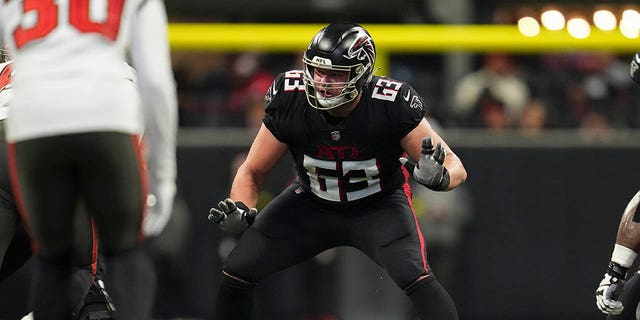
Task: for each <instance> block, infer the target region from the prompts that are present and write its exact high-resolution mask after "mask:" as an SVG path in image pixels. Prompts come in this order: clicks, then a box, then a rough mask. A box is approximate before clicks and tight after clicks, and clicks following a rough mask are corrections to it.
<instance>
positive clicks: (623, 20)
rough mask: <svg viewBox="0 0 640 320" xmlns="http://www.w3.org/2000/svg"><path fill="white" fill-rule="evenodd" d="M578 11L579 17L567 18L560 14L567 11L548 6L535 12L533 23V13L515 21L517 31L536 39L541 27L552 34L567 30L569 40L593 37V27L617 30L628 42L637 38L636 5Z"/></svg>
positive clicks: (638, 16)
mask: <svg viewBox="0 0 640 320" xmlns="http://www.w3.org/2000/svg"><path fill="white" fill-rule="evenodd" d="M572 9H575V8H572ZM578 9H579V13H578V14H579V15H576V13H572V14H571V15H570V16H569V17H567V13H566V12H564V13H563V11H568V10H569V8H564V9H563V8H558V7H550V6H547V7H545V8H542V9H540V10H539V11H538V12H540V16H539V17H540V19H539V21H538V20H536V18H535V14H530V13H527V14H526V15H525V16H523V17H521V18H520V19H519V20H518V22H517V23H518V29H519V31H520V33H521V34H522V35H524V36H526V37H535V36H538V35H539V34H540V33H541V32H542V31H541V30H540V26H542V27H544V28H545V29H546V30H549V31H553V32H555V31H561V30H563V29H566V32H567V33H568V34H569V35H570V36H571V37H574V38H576V39H585V38H588V37H589V36H590V35H591V34H592V30H591V28H592V27H595V28H597V29H599V30H600V31H604V32H611V31H615V30H616V28H618V29H619V32H620V34H622V35H623V36H624V37H626V38H628V39H636V38H638V37H640V12H638V8H637V6H627V7H624V8H623V7H620V6H618V7H617V8H616V7H611V6H606V7H605V6H599V7H596V8H593V9H592V10H589V9H588V8H585V7H580V8H578ZM528 11H531V10H528ZM587 11H591V12H593V14H592V17H591V19H589V20H587V19H586V18H585V17H586V16H589V14H588V13H587Z"/></svg>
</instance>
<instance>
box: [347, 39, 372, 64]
mask: <svg viewBox="0 0 640 320" xmlns="http://www.w3.org/2000/svg"><path fill="white" fill-rule="evenodd" d="M344 57H345V58H348V59H352V58H357V59H358V60H364V61H367V63H366V64H372V65H373V62H374V61H376V49H375V48H374V47H373V42H372V41H371V37H369V35H367V34H366V33H364V32H363V31H359V32H358V37H357V38H356V40H355V41H354V42H353V44H352V45H351V47H350V48H349V50H347V52H346V53H345V55H344Z"/></svg>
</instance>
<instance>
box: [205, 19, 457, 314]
mask: <svg viewBox="0 0 640 320" xmlns="http://www.w3.org/2000/svg"><path fill="white" fill-rule="evenodd" d="M375 55H376V51H375V46H374V42H373V40H372V38H371V36H370V35H369V33H368V32H367V31H366V30H365V29H364V28H362V27H361V26H359V25H357V24H352V23H336V24H330V25H328V26H326V27H325V28H323V29H322V30H320V31H319V32H318V33H317V34H316V35H315V37H314V38H313V40H312V41H311V44H310V45H309V47H308V48H307V50H306V51H305V53H304V58H303V62H304V70H302V71H289V72H285V73H282V74H280V75H278V76H277V77H276V79H275V81H274V83H273V84H272V86H271V87H270V88H269V90H268V92H267V94H266V97H265V100H266V115H265V117H264V120H263V124H262V126H261V128H260V130H259V132H258V134H257V136H256V138H255V140H254V142H253V144H252V146H251V148H250V150H249V154H248V156H247V159H246V161H245V162H244V163H243V164H242V166H241V167H240V169H239V170H238V172H237V174H236V176H235V179H234V181H233V184H232V187H231V193H230V196H229V198H228V199H225V200H223V201H220V202H219V203H218V205H217V206H216V207H214V208H212V209H211V210H210V214H209V219H210V220H212V221H214V222H216V223H218V224H219V226H220V227H221V228H222V229H223V230H226V231H230V232H241V231H244V233H243V234H242V237H241V239H240V240H239V242H238V244H237V246H236V247H235V249H234V250H233V251H232V252H231V253H230V254H229V256H228V258H227V259H226V261H225V263H224V267H223V274H222V281H221V285H220V288H219V291H218V296H217V302H216V313H217V318H216V319H219V320H225V319H233V320H242V319H250V318H251V314H252V300H253V298H252V292H253V288H254V286H255V285H256V283H258V282H259V281H260V280H262V279H264V278H265V277H267V276H269V275H271V274H273V273H274V272H277V271H279V270H282V269H285V268H287V267H289V266H292V265H294V264H297V263H299V262H301V261H303V260H306V259H309V258H311V257H313V256H315V255H316V254H318V253H320V252H323V251H324V250H326V249H329V248H332V247H337V246H352V247H355V248H357V249H359V250H360V251H362V252H363V253H364V254H366V255H367V256H369V257H370V258H371V259H372V260H373V261H374V262H375V263H377V264H379V265H381V266H383V267H385V268H386V270H387V271H388V273H389V275H390V276H391V278H392V279H393V280H394V281H395V283H396V284H397V285H398V286H399V287H400V288H402V289H403V290H404V291H405V293H406V294H407V295H408V296H409V298H411V300H412V301H413V304H414V306H415V309H416V311H417V314H418V315H419V316H420V317H421V319H458V314H457V311H456V307H455V305H454V303H453V301H452V299H451V298H450V296H449V294H448V293H447V292H446V290H445V289H444V288H443V287H442V286H441V285H440V284H439V283H438V281H437V280H436V279H435V277H434V275H433V274H432V272H431V270H430V268H429V265H428V263H427V260H426V252H425V246H424V241H423V238H422V235H421V233H420V228H419V227H418V224H417V219H416V217H415V215H414V213H413V210H412V203H411V190H410V189H409V186H408V183H407V179H408V177H409V172H408V171H407V169H406V167H405V166H403V165H402V163H401V161H402V162H407V161H411V160H408V159H407V158H405V157H406V155H408V156H409V157H410V158H411V159H413V161H412V162H414V163H417V165H416V166H415V169H414V170H413V177H414V179H416V180H417V181H418V182H420V183H421V184H423V185H425V186H426V187H428V188H431V189H433V190H437V191H444V190H450V189H453V188H455V187H456V186H458V185H460V184H461V183H463V182H464V181H465V179H466V177H467V173H466V171H465V169H464V167H463V165H462V162H461V161H460V159H459V158H458V157H457V156H456V155H455V154H454V153H453V151H452V150H451V148H449V146H447V144H446V143H445V142H444V141H443V139H442V138H441V137H440V136H439V135H438V134H437V133H436V132H435V131H434V130H433V129H432V128H431V126H430V125H429V123H428V122H427V120H426V119H425V117H424V103H423V100H422V98H421V97H420V96H419V95H418V94H417V93H416V91H415V90H414V89H412V88H411V87H410V86H409V85H408V84H406V83H404V82H402V81H397V80H393V79H389V78H384V77H377V76H373V74H372V73H373V65H374V63H375ZM310 106H311V107H310ZM434 146H435V147H434ZM287 150H289V151H290V152H291V154H292V156H293V158H294V160H295V164H296V169H297V173H298V177H297V181H296V182H295V183H293V184H292V185H291V186H290V187H288V188H287V189H286V190H285V191H283V192H282V193H281V194H280V195H278V196H277V197H276V198H275V199H274V200H272V201H271V202H270V203H269V204H268V205H267V206H266V207H265V208H264V210H263V211H262V212H261V213H260V214H259V215H258V214H257V213H258V212H257V210H256V209H255V208H253V207H254V206H255V205H256V201H257V199H258V195H259V193H260V190H261V184H262V182H263V181H264V179H265V176H266V175H267V173H268V172H269V171H270V170H271V169H272V168H273V167H274V166H275V165H276V163H277V162H278V161H279V160H280V159H281V158H282V157H283V156H284V154H285V153H286V152H287ZM400 158H402V160H401V161H399V159H400ZM250 208H253V209H250ZM245 229H246V230H245Z"/></svg>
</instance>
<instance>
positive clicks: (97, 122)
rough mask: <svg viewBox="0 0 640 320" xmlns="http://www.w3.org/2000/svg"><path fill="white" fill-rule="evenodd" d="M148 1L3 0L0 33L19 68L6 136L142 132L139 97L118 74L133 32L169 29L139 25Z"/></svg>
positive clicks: (12, 138) (123, 67)
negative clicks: (30, 3)
mask: <svg viewBox="0 0 640 320" xmlns="http://www.w3.org/2000/svg"><path fill="white" fill-rule="evenodd" d="M151 1H156V0H149V2H151ZM146 2H147V1H146V0H88V1H87V0H40V1H37V5H33V6H27V3H28V1H27V0H5V1H0V27H1V29H2V30H1V31H2V33H1V34H2V40H3V41H4V42H5V44H6V45H7V47H8V49H9V51H10V53H11V55H12V59H13V65H14V68H15V69H16V70H18V72H16V74H15V75H14V77H13V89H12V90H13V97H12V101H11V103H10V105H11V108H10V109H9V118H8V119H7V140H8V141H9V142H15V141H21V140H26V139H32V138H39V137H44V136H51V135H60V134H68V133H78V132H90V131H117V132H125V133H131V134H141V133H142V131H143V113H142V109H141V106H140V97H139V95H138V92H137V90H136V89H135V87H134V86H132V85H131V83H130V81H131V80H130V79H127V77H125V76H123V75H126V74H127V73H128V70H127V69H126V68H127V67H126V65H125V64H123V61H125V60H126V58H127V51H128V50H129V47H131V39H132V38H134V37H136V34H138V35H139V34H147V35H150V36H153V35H154V33H161V34H162V36H165V37H166V29H161V30H146V29H144V26H145V25H144V24H143V25H138V20H139V19H138V15H140V12H141V11H142V10H145V8H146V7H147V6H146V5H144V4H145V3H146ZM165 27H166V26H165ZM134 67H136V69H137V68H138V66H135V65H134Z"/></svg>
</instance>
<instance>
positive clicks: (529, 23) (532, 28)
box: [518, 17, 540, 37]
mask: <svg viewBox="0 0 640 320" xmlns="http://www.w3.org/2000/svg"><path fill="white" fill-rule="evenodd" d="M518 30H520V33H522V34H523V35H524V36H525V37H535V36H537V35H538V34H540V24H539V23H538V20H536V19H535V18H533V17H523V18H520V20H518Z"/></svg>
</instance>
